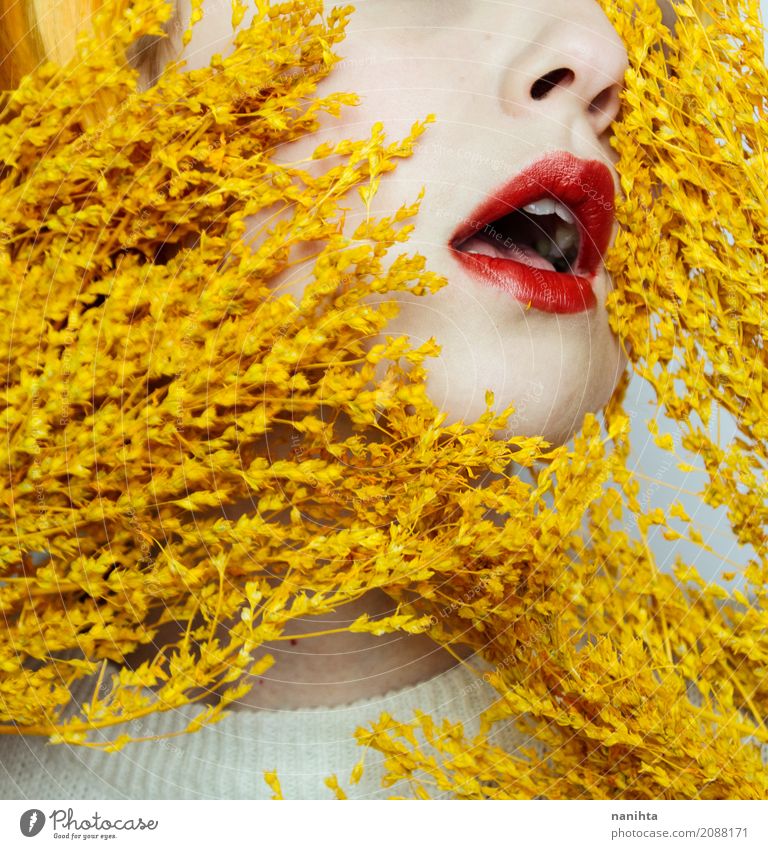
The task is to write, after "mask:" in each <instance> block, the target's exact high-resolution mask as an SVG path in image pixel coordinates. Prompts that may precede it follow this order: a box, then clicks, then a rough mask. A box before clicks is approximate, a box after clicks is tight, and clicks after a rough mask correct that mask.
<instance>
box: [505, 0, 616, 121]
mask: <svg viewBox="0 0 768 849" xmlns="http://www.w3.org/2000/svg"><path fill="white" fill-rule="evenodd" d="M574 5H575V6H576V7H578V8H580V9H581V8H583V6H582V4H580V3H578V2H576V3H574ZM591 6H592V9H593V11H590V13H589V14H587V15H582V14H580V15H579V20H574V19H573V18H574V17H575V16H574V15H571V16H569V17H568V18H567V19H566V16H564V15H560V16H557V17H554V16H553V17H552V18H550V19H549V20H547V21H546V22H545V23H544V24H543V26H542V27H541V28H540V30H539V32H538V33H537V34H536V35H535V36H534V37H532V38H531V39H530V40H529V41H528V44H527V45H526V47H525V49H524V50H523V51H522V54H520V53H517V55H516V56H515V57H514V59H513V60H512V62H511V63H510V70H509V73H508V74H507V75H506V77H505V83H504V86H503V89H504V90H503V102H504V104H505V108H506V109H507V111H511V112H513V113H514V114H515V115H521V116H522V115H529V116H533V115H535V114H539V115H541V114H542V113H548V116H549V117H550V118H551V119H552V120H555V121H557V122H558V123H566V122H567V123H569V124H570V122H571V120H572V118H573V116H574V115H580V116H583V117H584V118H586V120H587V122H588V123H589V125H590V126H591V127H592V129H593V131H594V132H595V133H596V134H597V135H598V136H601V135H602V134H603V133H604V132H605V131H606V130H607V129H608V127H609V126H610V125H611V123H612V122H613V120H614V119H615V118H616V115H617V114H618V111H619V92H620V91H621V88H622V85H623V80H624V74H625V72H626V70H627V66H628V60H627V51H626V48H625V47H624V44H623V43H622V41H621V39H620V38H619V35H618V33H617V32H616V30H614V28H613V26H612V25H611V23H610V21H609V20H608V18H607V17H605V15H604V14H603V13H602V11H601V10H600V9H599V8H597V4H594V3H592V4H591Z"/></svg>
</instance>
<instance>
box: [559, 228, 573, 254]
mask: <svg viewBox="0 0 768 849" xmlns="http://www.w3.org/2000/svg"><path fill="white" fill-rule="evenodd" d="M576 237H577V234H576V231H575V230H574V229H573V227H567V226H565V227H564V226H563V225H562V224H561V225H560V226H559V227H558V228H557V230H555V242H556V243H557V246H558V248H560V250H561V251H562V252H563V253H565V252H566V251H567V250H568V248H572V247H573V246H574V245H575V244H576Z"/></svg>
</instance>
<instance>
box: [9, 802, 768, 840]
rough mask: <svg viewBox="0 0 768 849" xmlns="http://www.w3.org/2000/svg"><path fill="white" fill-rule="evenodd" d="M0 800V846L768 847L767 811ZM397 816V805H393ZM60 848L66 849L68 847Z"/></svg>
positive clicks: (739, 805)
mask: <svg viewBox="0 0 768 849" xmlns="http://www.w3.org/2000/svg"><path fill="white" fill-rule="evenodd" d="M477 804H478V803H475V805H472V804H471V803H462V802H458V801H454V802H435V803H434V804H431V805H430V804H428V803H422V804H419V803H414V802H402V801H401V802H397V801H393V802H389V803H388V805H389V806H388V807H382V803H381V802H351V803H348V804H343V803H341V806H339V803H335V804H334V803H332V802H326V801H317V802H242V801H237V802H227V801H194V802H192V801H182V802H176V801H174V802H170V801H169V802H162V801H153V800H147V801H126V802H115V801H82V802H79V801H62V802H56V801H45V800H43V801H40V800H38V801H33V800H23V801H17V802H13V801H0V847H2V849H11V847H22V846H23V847H31V846H35V847H44V846H46V847H47V846H61V845H66V846H70V847H71V846H72V845H73V843H75V844H76V845H82V844H86V845H94V844H96V845H99V846H103V845H104V843H105V842H107V841H108V845H110V846H115V847H120V849H129V847H154V846H163V847H165V849H168V847H180V849H181V847H183V849H202V847H206V849H207V847H211V849H224V847H227V849H229V847H233V849H234V847H236V846H243V845H245V846H249V847H250V846H255V847H269V849H293V847H297V849H305V848H306V849H347V847H355V849H369V847H370V849H418V847H424V849H426V847H440V849H454V847H455V849H469V847H478V849H493V848H494V847H503V849H507V847H510V848H511V847H518V846H527V845H529V844H530V842H532V841H535V842H536V844H538V845H541V846H545V847H552V849H581V847H584V849H599V847H616V849H618V847H639V846H660V847H662V846H669V847H672V846H674V847H676V849H688V847H697V848H698V849H702V847H704V849H706V847H713V849H714V847H726V846H727V847H731V846H734V847H743V849H753V847H754V849H758V847H759V849H765V847H767V846H768V802H762V801H760V802H745V801H736V800H733V801H729V800H725V801H706V802H691V801H683V802H584V801H578V802H577V801H563V802H548V801H520V802H496V803H493V802H486V803H481V804H482V809H481V808H478V807H476V805H477ZM393 806H395V807H393ZM64 841H67V842H66V843H65V842H64Z"/></svg>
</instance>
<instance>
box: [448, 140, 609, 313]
mask: <svg viewBox="0 0 768 849" xmlns="http://www.w3.org/2000/svg"><path fill="white" fill-rule="evenodd" d="M614 192H615V189H614V182H613V177H612V175H611V172H610V170H609V169H608V168H607V166H605V165H604V164H603V163H602V162H598V161H596V160H584V159H578V158H577V157H575V156H573V155H571V154H570V153H566V152H561V153H557V154H553V155H551V156H547V157H545V158H543V159H540V160H539V161H538V162H535V163H534V164H533V165H531V166H529V167H528V168H526V169H525V170H524V171H522V172H521V173H520V174H519V175H517V176H516V177H515V178H514V179H513V180H511V181H510V182H509V183H507V184H506V185H505V186H503V187H502V188H501V189H500V190H499V191H498V193H497V194H496V195H495V196H493V197H491V198H489V199H488V200H487V201H485V202H484V203H482V204H481V205H480V206H479V207H478V208H477V209H476V210H475V211H474V212H473V213H472V216H471V217H470V218H469V219H467V220H466V221H465V222H463V223H462V225H461V226H460V227H459V228H458V230H457V231H456V232H455V233H454V235H453V236H452V238H451V240H450V242H449V247H450V248H451V251H452V253H453V255H454V256H455V257H456V259H457V260H458V261H459V262H460V263H461V264H462V266H463V267H464V269H465V270H466V271H468V272H469V273H470V274H472V276H473V277H475V278H476V279H478V280H479V281H480V282H482V283H485V284H487V285H491V286H494V287H497V288H500V289H503V290H505V291H507V292H509V293H510V294H511V295H512V296H513V297H515V298H516V299H517V300H518V301H520V302H522V303H524V304H528V305H530V306H531V307H533V308H534V309H538V310H542V311H544V312H551V313H575V312H581V311H583V310H588V309H591V308H593V307H594V306H595V304H596V302H597V301H596V298H595V293H594V291H593V289H592V282H591V278H593V277H594V276H595V274H596V273H597V272H598V270H599V269H600V267H601V265H602V258H603V254H604V253H605V251H606V250H607V248H608V244H609V242H610V238H611V231H612V228H613V222H614ZM545 198H551V199H553V200H555V201H559V202H560V203H561V204H563V205H564V206H566V207H567V208H568V210H569V211H570V212H571V213H572V215H573V216H574V218H575V222H574V226H575V227H576V229H577V231H578V235H579V251H578V256H577V258H576V261H575V264H574V268H573V273H566V272H558V271H554V270H552V271H550V270H548V269H545V268H539V267H534V266H533V265H528V264H526V263H525V262H519V261H517V260H514V259H511V258H506V257H497V256H486V255H484V254H480V253H468V252H467V251H462V250H460V248H459V247H458V246H460V245H461V244H462V242H464V241H466V240H467V239H468V238H470V237H471V236H473V234H476V233H483V232H484V231H485V232H487V231H488V225H490V224H491V223H492V222H496V221H497V220H498V219H500V218H503V217H504V216H506V215H509V214H510V213H512V212H513V211H515V210H520V209H522V207H523V206H525V205H526V204H529V203H532V202H533V201H538V200H542V199H545ZM494 232H495V231H494Z"/></svg>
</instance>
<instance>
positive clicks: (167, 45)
mask: <svg viewBox="0 0 768 849" xmlns="http://www.w3.org/2000/svg"><path fill="white" fill-rule="evenodd" d="M158 2H159V3H171V5H172V7H173V11H172V13H171V16H170V17H169V18H168V20H167V21H165V22H164V23H163V24H162V29H163V31H164V33H165V34H164V35H143V36H141V38H139V39H137V40H136V41H135V42H134V43H133V44H132V45H130V47H129V48H128V50H127V51H126V61H127V62H128V63H129V64H130V65H132V66H133V67H134V68H136V70H137V71H138V72H139V87H140V88H141V89H142V90H144V89H146V88H148V87H149V86H151V85H152V84H153V83H154V82H155V81H156V80H157V78H158V77H159V76H160V73H161V72H162V69H163V67H164V66H165V64H166V62H168V61H169V60H170V59H172V58H175V56H176V54H177V52H178V49H179V46H180V45H181V35H182V29H181V26H182V24H181V16H180V3H179V0H158ZM100 6H101V0H0V90H8V89H13V88H16V87H17V86H18V85H19V82H20V81H21V78H22V77H23V76H24V75H25V74H28V73H29V72H30V71H33V70H34V69H35V68H36V67H37V66H38V65H39V64H40V63H42V62H45V61H49V60H50V61H55V62H57V63H60V64H62V63H65V62H67V61H68V60H69V59H71V58H72V56H73V54H74V51H75V45H76V39H77V36H78V34H79V33H80V32H81V31H82V30H83V29H88V28H90V23H91V18H92V16H93V14H94V13H95V12H97V11H98V10H99V8H100Z"/></svg>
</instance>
